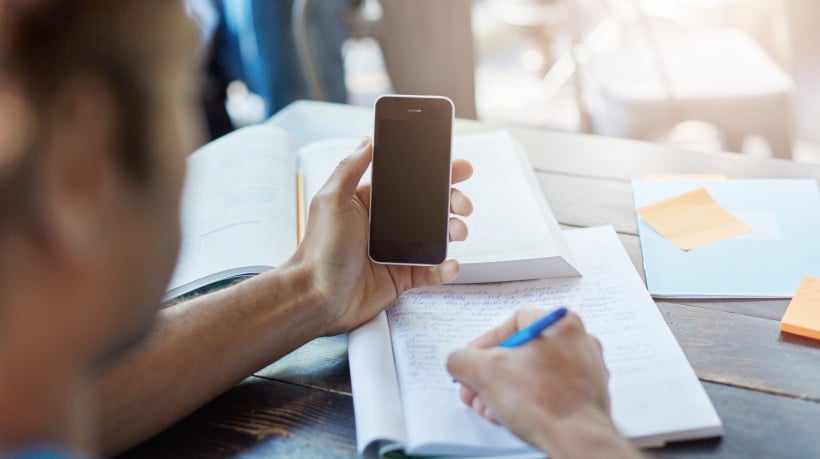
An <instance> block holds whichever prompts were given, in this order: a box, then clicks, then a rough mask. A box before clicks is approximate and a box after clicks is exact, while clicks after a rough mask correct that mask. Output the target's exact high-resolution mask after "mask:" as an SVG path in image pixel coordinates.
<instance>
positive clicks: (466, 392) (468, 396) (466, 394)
mask: <svg viewBox="0 0 820 459" xmlns="http://www.w3.org/2000/svg"><path fill="white" fill-rule="evenodd" d="M458 396H459V398H460V399H461V401H462V402H464V404H465V405H467V406H473V399H474V398H475V397H476V393H475V391H474V390H472V389H470V386H468V385H466V384H463V383H462V384H461V388H460V389H459V390H458Z"/></svg>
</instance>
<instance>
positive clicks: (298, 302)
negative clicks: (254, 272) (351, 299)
mask: <svg viewBox="0 0 820 459" xmlns="http://www.w3.org/2000/svg"><path fill="white" fill-rule="evenodd" d="M237 287H240V288H244V292H243V293H242V295H241V296H242V297H244V298H246V299H248V298H252V299H253V300H252V301H253V302H254V303H258V305H259V306H260V307H261V308H263V309H265V310H267V311H269V314H267V315H268V316H269V317H270V319H271V320H273V321H276V322H278V321H279V320H281V318H282V317H284V316H287V317H288V322H289V328H290V329H291V330H292V331H294V332H297V333H299V335H301V336H302V337H303V341H305V342H307V341H310V340H312V339H313V338H316V337H318V336H322V334H323V332H324V328H325V327H326V320H327V317H326V313H325V311H326V310H327V308H326V307H325V303H326V301H325V298H324V297H323V296H322V295H321V293H320V291H319V290H318V289H317V288H316V286H315V282H314V277H313V272H312V269H311V267H310V266H309V264H307V263H304V262H301V261H300V260H293V259H292V260H290V261H288V262H287V263H285V264H283V265H281V266H279V267H277V268H275V269H273V270H271V271H268V272H265V273H263V274H260V275H259V276H256V277H254V278H252V279H249V280H247V281H245V282H242V283H240V284H239V285H238V286H237ZM276 325H277V326H278V327H281V323H279V324H276Z"/></svg>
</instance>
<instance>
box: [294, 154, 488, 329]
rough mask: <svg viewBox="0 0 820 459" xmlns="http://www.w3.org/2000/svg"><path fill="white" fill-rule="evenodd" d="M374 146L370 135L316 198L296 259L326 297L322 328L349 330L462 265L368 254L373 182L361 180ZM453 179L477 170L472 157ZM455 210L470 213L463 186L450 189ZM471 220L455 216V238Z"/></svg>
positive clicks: (455, 167) (452, 227) (458, 162)
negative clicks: (400, 261)
mask: <svg viewBox="0 0 820 459" xmlns="http://www.w3.org/2000/svg"><path fill="white" fill-rule="evenodd" d="M372 153H373V148H372V144H371V142H370V139H369V138H365V139H364V140H363V141H362V143H361V145H360V146H359V147H358V149H357V151H356V152H355V153H354V154H353V155H351V156H349V157H347V158H345V159H344V160H343V161H342V162H341V163H339V166H338V167H337V168H336V170H335V171H334V173H333V175H331V177H330V178H329V179H328V181H327V182H326V183H325V185H324V186H323V187H322V189H321V190H320V191H319V192H318V193H317V194H316V196H315V197H314V198H313V201H312V202H311V204H310V212H309V217H308V222H307V228H306V230H305V238H304V240H303V241H302V244H301V245H300V246H299V249H298V250H297V252H296V254H295V255H294V257H293V258H292V259H291V263H295V264H300V265H302V266H305V267H307V269H309V270H310V271H311V273H312V280H313V285H314V287H315V289H316V290H317V291H318V293H319V294H320V296H321V297H322V299H323V301H322V302H323V304H324V305H325V312H326V317H324V318H322V319H323V321H324V322H325V324H324V326H323V332H324V333H323V334H327V335H333V334H338V333H342V332H346V331H349V330H351V329H353V328H356V327H358V326H359V325H361V324H363V323H364V322H366V321H368V320H369V319H371V318H372V317H373V316H375V315H376V314H377V313H378V312H379V311H381V310H383V309H384V308H386V307H387V306H388V305H390V303H392V302H393V301H395V300H396V298H398V296H399V295H400V294H401V293H402V292H404V291H405V290H408V289H411V288H414V287H421V286H426V285H435V284H442V283H446V282H449V281H451V280H453V279H455V277H456V276H458V273H459V269H460V266H459V264H458V262H457V261H455V260H447V261H445V262H444V263H442V264H440V265H438V266H431V267H426V266H424V267H423V266H395V265H381V264H377V263H373V262H372V261H370V258H369V257H368V256H367V235H368V213H369V209H370V185H369V184H367V185H361V186H359V185H358V184H359V180H360V179H361V177H362V175H363V174H364V172H365V171H366V170H367V167H368V165H369V164H370V160H371V158H372ZM452 167H453V171H452V177H453V183H458V182H461V181H464V180H467V179H468V178H469V177H470V176H471V175H472V173H473V170H472V166H470V163H468V162H467V161H463V160H456V161H454V162H453V166H452ZM450 210H451V212H452V213H453V214H456V215H463V216H466V215H469V214H470V213H471V212H472V210H473V206H472V203H471V202H470V200H469V199H468V198H467V197H466V196H465V195H464V194H463V193H461V192H460V191H459V190H457V189H452V190H451V192H450ZM466 237H467V226H466V225H465V224H464V222H463V221H461V220H459V219H458V218H455V217H452V218H450V240H451V241H463V240H464V239H465V238H466Z"/></svg>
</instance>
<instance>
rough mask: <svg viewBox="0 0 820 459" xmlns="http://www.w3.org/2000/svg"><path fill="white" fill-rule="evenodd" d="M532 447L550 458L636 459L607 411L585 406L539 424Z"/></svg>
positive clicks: (636, 455)
mask: <svg viewBox="0 0 820 459" xmlns="http://www.w3.org/2000/svg"><path fill="white" fill-rule="evenodd" d="M541 425H542V426H547V427H548V428H546V429H540V432H544V433H545V432H549V434H544V435H540V436H538V438H536V439H534V442H533V444H534V446H536V447H537V448H539V449H540V450H542V451H544V452H546V453H547V454H548V455H549V457H554V458H558V459H561V458H592V459H594V458H637V457H640V455H639V453H638V452H637V450H635V448H634V447H633V446H632V445H631V444H630V443H629V441H628V440H626V439H625V438H624V437H623V436H622V435H621V434H620V432H618V429H617V428H616V427H615V424H614V423H613V422H612V419H611V418H610V417H609V415H608V414H606V413H604V412H603V411H601V410H600V409H597V408H595V407H592V406H590V407H585V408H582V409H579V410H577V411H576V412H575V413H573V414H572V415H570V416H568V417H565V418H561V419H559V420H557V421H556V420H554V419H553V420H551V421H547V422H544V423H542V424H541Z"/></svg>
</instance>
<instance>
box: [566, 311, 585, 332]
mask: <svg viewBox="0 0 820 459" xmlns="http://www.w3.org/2000/svg"><path fill="white" fill-rule="evenodd" d="M561 322H562V327H561V329H562V330H563V332H564V333H568V334H584V333H586V331H585V330H584V323H583V322H581V318H580V317H578V314H575V313H574V312H569V313H567V315H566V317H564V320H562V321H561Z"/></svg>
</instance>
